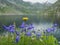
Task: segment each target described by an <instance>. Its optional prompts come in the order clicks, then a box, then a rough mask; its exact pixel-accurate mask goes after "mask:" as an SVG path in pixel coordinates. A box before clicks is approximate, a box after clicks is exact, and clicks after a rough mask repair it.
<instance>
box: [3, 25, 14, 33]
mask: <svg viewBox="0 0 60 45" xmlns="http://www.w3.org/2000/svg"><path fill="white" fill-rule="evenodd" d="M3 27H4V29H5V30H7V31H9V32H12V33H13V32H14V31H15V28H14V27H13V26H12V25H10V26H8V27H7V26H5V25H3Z"/></svg>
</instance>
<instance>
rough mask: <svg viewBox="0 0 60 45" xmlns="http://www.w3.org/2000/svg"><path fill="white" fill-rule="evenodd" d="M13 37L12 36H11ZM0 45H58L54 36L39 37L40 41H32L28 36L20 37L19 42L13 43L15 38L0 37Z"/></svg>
mask: <svg viewBox="0 0 60 45" xmlns="http://www.w3.org/2000/svg"><path fill="white" fill-rule="evenodd" d="M13 37H14V36H13ZM0 45H58V41H57V39H56V38H55V37H54V36H52V35H51V36H41V37H40V39H36V37H34V39H33V38H32V37H28V36H24V35H22V36H20V41H19V42H18V43H15V37H14V38H12V36H11V35H9V36H7V37H6V36H0Z"/></svg>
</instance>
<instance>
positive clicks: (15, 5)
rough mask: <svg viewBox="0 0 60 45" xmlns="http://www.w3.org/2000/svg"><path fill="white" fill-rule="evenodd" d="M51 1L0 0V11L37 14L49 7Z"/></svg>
mask: <svg viewBox="0 0 60 45" xmlns="http://www.w3.org/2000/svg"><path fill="white" fill-rule="evenodd" d="M51 5H52V4H51V3H44V4H41V3H34V4H32V3H31V2H24V1H23V0H0V12H1V13H9V14H15V13H16V14H35V13H36V14H37V11H38V12H40V11H42V10H44V9H47V8H48V7H50V6H51Z"/></svg>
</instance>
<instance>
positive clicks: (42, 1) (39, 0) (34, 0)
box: [23, 0, 57, 3]
mask: <svg viewBox="0 0 60 45" xmlns="http://www.w3.org/2000/svg"><path fill="white" fill-rule="evenodd" d="M23 1H26V2H32V3H36V2H39V3H44V2H50V3H55V2H56V1H57V0H23Z"/></svg>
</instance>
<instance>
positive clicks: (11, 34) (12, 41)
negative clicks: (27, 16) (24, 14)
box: [0, 20, 58, 45]
mask: <svg viewBox="0 0 60 45" xmlns="http://www.w3.org/2000/svg"><path fill="white" fill-rule="evenodd" d="M57 26H58V24H57V23H54V24H53V26H52V27H49V28H47V29H46V30H43V32H42V33H40V30H38V32H36V31H35V29H34V28H35V27H34V24H26V20H25V21H23V22H22V23H21V25H19V26H18V27H16V25H15V23H14V24H12V25H11V24H10V25H9V26H6V25H3V29H4V30H5V31H6V32H7V34H5V36H3V35H2V36H0V45H58V40H57V39H56V38H55V37H54V36H53V34H51V32H54V31H55V30H56V28H57Z"/></svg>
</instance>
